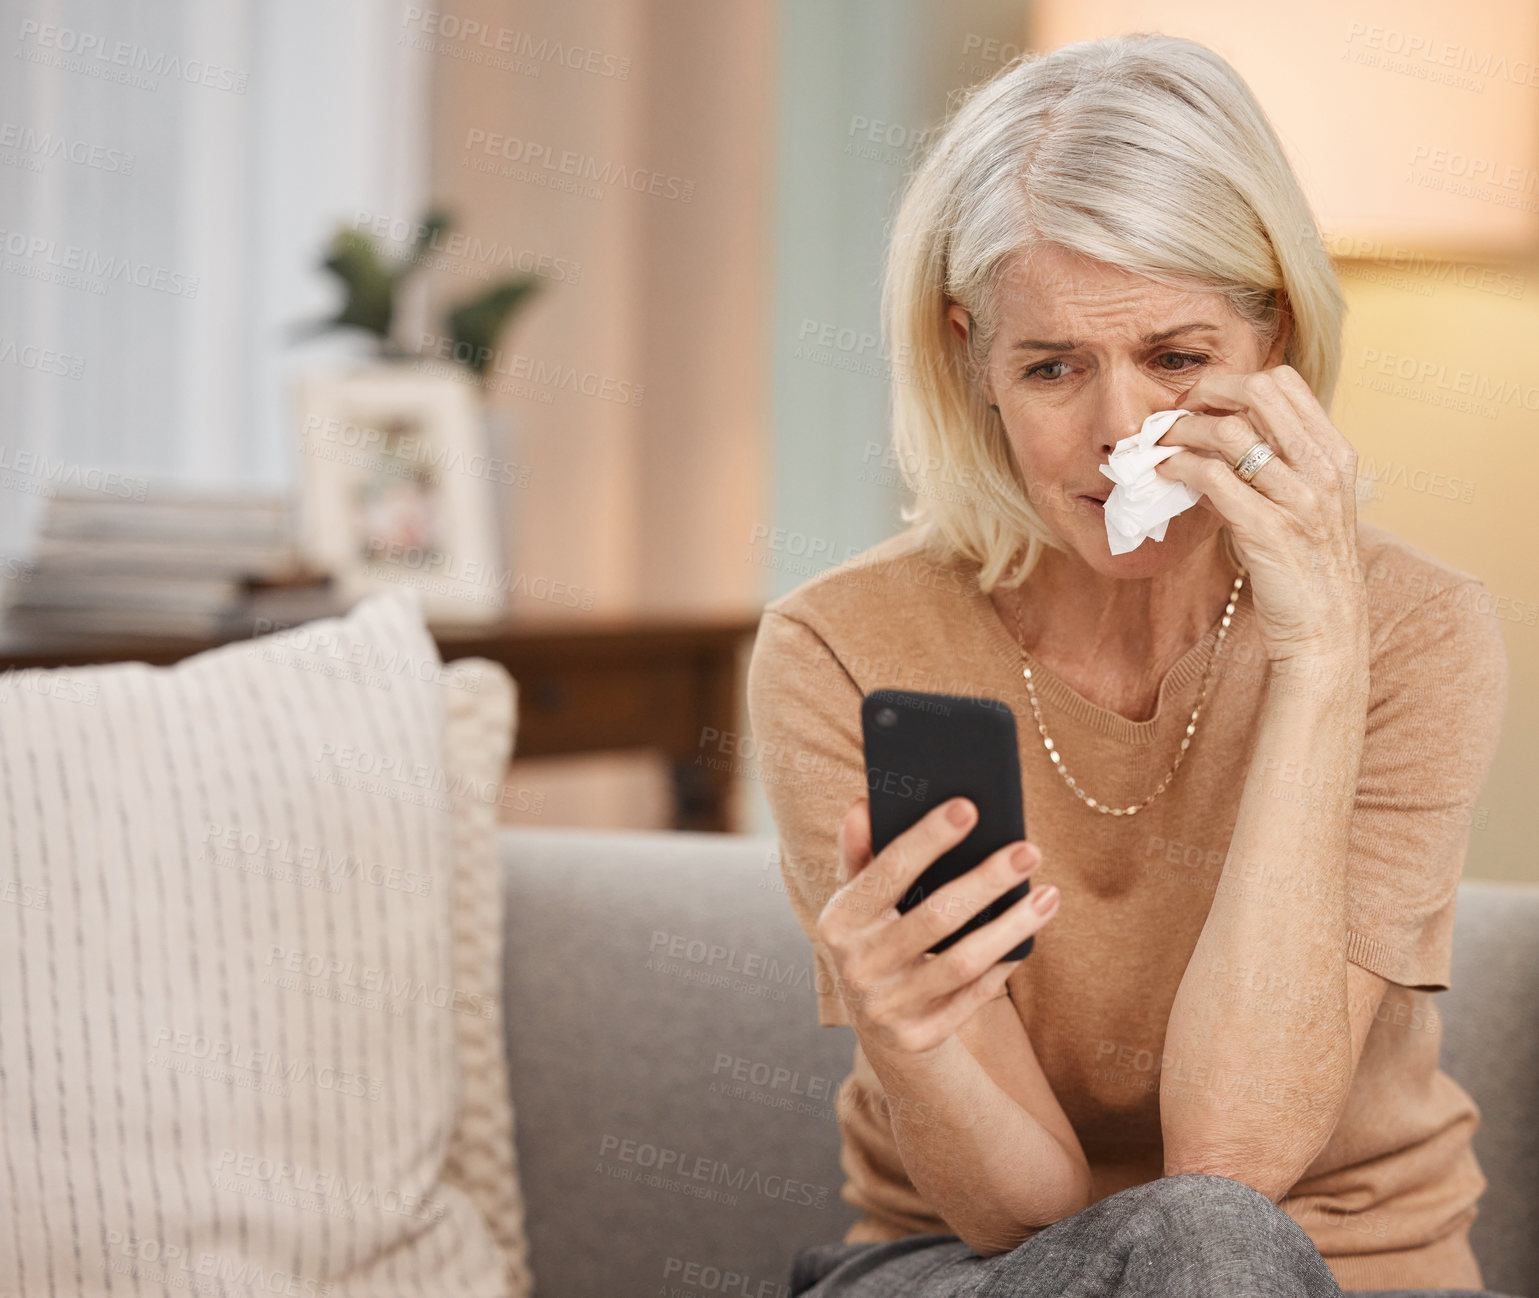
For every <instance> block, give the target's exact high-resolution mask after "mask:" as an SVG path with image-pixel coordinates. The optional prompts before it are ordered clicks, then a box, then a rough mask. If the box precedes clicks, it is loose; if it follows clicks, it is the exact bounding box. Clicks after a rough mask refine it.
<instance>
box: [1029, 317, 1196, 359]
mask: <svg viewBox="0 0 1539 1298" xmlns="http://www.w3.org/2000/svg"><path fill="white" fill-rule="evenodd" d="M1218 332H1219V327H1218V325H1216V324H1213V323H1212V322H1210V321H1207V320H1188V321H1187V322H1186V323H1185V324H1179V325H1176V327H1175V328H1173V329H1161V330H1160V331H1159V332H1158V333H1152V334H1145V335H1144V336H1143V339H1142V341H1143V342H1144V343H1145V344H1147V345H1148V346H1150V347H1153V346H1155V345H1156V344H1158V343H1162V342H1168V341H1169V340H1170V339H1172V338H1178V337H1180V336H1181V335H1182V334H1192V333H1218ZM1078 349H1079V343H1077V342H1075V341H1073V340H1072V339H1060V340H1057V341H1054V340H1051V339H1045V338H1022V339H1021V340H1020V342H1018V343H1015V344H1014V345H1013V346H1012V347H1011V349H1010V350H1011V351H1017V352H1072V351H1077V350H1078Z"/></svg>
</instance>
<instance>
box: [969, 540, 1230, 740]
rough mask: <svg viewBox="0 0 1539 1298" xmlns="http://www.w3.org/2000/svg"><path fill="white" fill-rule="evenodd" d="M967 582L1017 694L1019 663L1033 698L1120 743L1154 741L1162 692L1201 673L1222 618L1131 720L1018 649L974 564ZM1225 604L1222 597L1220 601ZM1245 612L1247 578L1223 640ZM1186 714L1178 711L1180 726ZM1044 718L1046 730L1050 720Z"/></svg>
mask: <svg viewBox="0 0 1539 1298" xmlns="http://www.w3.org/2000/svg"><path fill="white" fill-rule="evenodd" d="M967 585H968V604H969V607H970V608H971V610H972V613H973V616H974V617H975V618H977V619H978V621H979V625H980V626H981V628H982V630H983V633H984V636H985V637H986V639H987V640H988V642H989V644H990V645H991V646H992V648H993V650H994V653H995V655H996V657H997V658H998V659H999V661H1000V662H1001V663H1002V664H1003V665H1004V667H1005V668H1006V669H1007V670H1008V671H1009V673H1010V674H1011V676H1013V677H1014V688H1015V691H1016V694H1017V696H1018V697H1019V698H1024V697H1025V695H1026V685H1025V681H1024V680H1023V678H1022V676H1021V667H1022V666H1023V665H1029V666H1030V667H1031V679H1032V683H1033V684H1034V685H1035V686H1036V691H1037V698H1038V700H1039V701H1041V702H1044V703H1048V704H1051V705H1052V706H1053V708H1054V709H1055V710H1057V711H1058V712H1060V713H1066V714H1067V715H1068V716H1069V717H1070V718H1071V719H1072V720H1074V721H1077V722H1079V723H1080V724H1081V725H1084V726H1087V727H1089V728H1090V729H1091V730H1094V731H1096V732H1098V733H1100V734H1103V735H1106V736H1108V737H1109V738H1111V739H1113V740H1116V741H1117V742H1118V743H1123V744H1131V745H1138V744H1149V743H1152V742H1153V741H1154V739H1155V737H1156V736H1157V735H1158V734H1159V732H1160V729H1161V728H1162V726H1163V725H1164V723H1165V720H1166V716H1167V713H1168V711H1169V709H1168V708H1167V707H1166V702H1167V698H1168V696H1169V695H1171V694H1173V693H1174V692H1175V691H1176V690H1179V689H1180V688H1181V687H1182V686H1184V685H1186V684H1188V683H1189V682H1190V681H1193V680H1196V679H1197V678H1198V677H1200V676H1201V675H1202V673H1203V671H1204V669H1205V668H1206V667H1207V665H1208V659H1209V655H1210V654H1211V653H1212V650H1213V646H1214V645H1215V644H1216V643H1217V641H1218V633H1219V629H1220V627H1221V626H1222V625H1223V621H1224V615H1223V612H1222V609H1221V610H1220V612H1219V615H1218V616H1217V617H1216V618H1214V619H1213V625H1212V626H1210V627H1209V628H1208V629H1207V631H1206V632H1204V633H1203V636H1202V638H1201V639H1200V640H1198V641H1197V643H1196V644H1194V645H1193V646H1192V647H1191V648H1190V649H1188V650H1187V651H1186V652H1185V653H1184V654H1182V655H1181V656H1180V657H1179V658H1177V659H1176V661H1175V662H1174V663H1173V664H1172V665H1171V667H1170V669H1169V670H1168V671H1167V672H1166V673H1165V675H1164V677H1163V678H1162V679H1161V680H1160V685H1159V690H1158V691H1157V693H1156V695H1155V704H1154V715H1153V716H1151V717H1149V718H1147V719H1146V720H1143V721H1134V720H1132V719H1130V718H1128V717H1125V716H1123V715H1122V714H1121V713H1120V712H1113V711H1112V710H1111V709H1110V708H1103V707H1101V706H1100V704H1098V703H1092V702H1091V701H1090V700H1089V699H1087V698H1086V697H1085V696H1084V695H1083V694H1081V693H1080V692H1079V691H1078V690H1076V689H1074V688H1073V687H1072V686H1071V685H1069V684H1068V683H1067V682H1066V681H1064V680H1063V679H1062V678H1061V677H1059V676H1058V675H1057V674H1056V673H1055V672H1053V671H1052V670H1051V669H1050V668H1048V667H1044V666H1043V665H1042V664H1041V663H1039V662H1038V661H1037V660H1036V658H1035V657H1033V656H1032V655H1031V654H1029V653H1026V652H1025V650H1023V649H1022V648H1021V644H1020V641H1019V640H1017V639H1016V637H1015V636H1014V635H1013V634H1012V633H1011V631H1010V629H1009V628H1008V627H1006V626H1005V624H1004V620H1003V619H1002V618H1001V617H1000V616H999V610H998V609H997V608H995V607H994V602H993V600H991V599H990V598H989V597H988V596H987V595H986V594H984V592H983V591H982V589H980V587H979V585H978V570H977V567H976V566H971V567H970V569H969V577H968V583H967ZM1227 602H1228V601H1227V600H1226V601H1225V603H1226V604H1227ZM1251 612H1252V609H1251V600H1250V582H1248V581H1247V582H1246V583H1245V584H1244V586H1242V587H1241V588H1240V598H1239V599H1238V600H1237V601H1236V602H1235V606H1234V616H1233V617H1232V618H1230V620H1229V635H1228V636H1227V637H1226V641H1227V642H1228V643H1230V645H1231V646H1232V645H1233V642H1234V640H1235V639H1236V632H1237V631H1239V630H1240V629H1241V628H1242V627H1244V626H1246V625H1247V624H1248V623H1249V621H1250V617H1251ZM1028 706H1029V705H1028ZM1189 716H1190V713H1189V712H1187V713H1183V714H1182V717H1181V724H1182V725H1183V726H1185V724H1186V722H1187V720H1188V719H1189ZM1045 720H1046V724H1047V725H1048V727H1049V733H1051V728H1052V721H1051V719H1045Z"/></svg>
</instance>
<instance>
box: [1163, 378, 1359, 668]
mask: <svg viewBox="0 0 1539 1298" xmlns="http://www.w3.org/2000/svg"><path fill="white" fill-rule="evenodd" d="M1171 408H1172V409H1180V410H1191V411H1194V412H1195V413H1193V414H1191V415H1188V416H1187V417H1186V418H1184V419H1178V420H1176V422H1175V423H1174V424H1172V425H1171V428H1170V431H1169V432H1167V433H1166V434H1165V436H1164V437H1162V438H1161V439H1160V440H1161V441H1162V442H1171V443H1174V444H1176V445H1178V446H1185V447H1189V448H1193V449H1189V450H1185V451H1181V452H1179V453H1177V454H1175V455H1172V456H1171V457H1170V458H1169V459H1166V460H1163V461H1161V462H1160V463H1159V464H1158V465H1156V466H1155V472H1156V473H1159V474H1162V475H1164V476H1165V477H1169V478H1174V479H1178V480H1179V481H1181V482H1184V483H1185V484H1186V485H1187V486H1188V487H1190V488H1191V489H1192V490H1193V491H1195V492H1201V493H1202V495H1203V497H1204V499H1203V500H1202V502H1201V504H1202V505H1203V506H1204V507H1206V508H1208V509H1211V510H1212V511H1213V512H1214V513H1216V514H1218V515H1219V517H1221V518H1222V519H1223V520H1224V522H1225V523H1227V524H1228V525H1229V529H1230V531H1231V532H1232V533H1233V534H1234V539H1235V543H1236V548H1237V549H1238V550H1239V551H1240V554H1241V555H1242V556H1243V557H1244V560H1245V566H1246V568H1247V569H1248V574H1249V575H1248V577H1247V580H1248V581H1249V582H1250V583H1251V600H1252V604H1253V606H1254V608H1255V611H1256V618H1257V623H1258V625H1259V627H1260V630H1261V636H1262V639H1263V642H1264V643H1265V645H1266V647H1267V653H1268V656H1269V657H1270V658H1271V659H1272V661H1274V662H1281V661H1288V660H1302V659H1315V660H1318V659H1321V658H1331V659H1340V658H1341V657H1342V656H1343V655H1354V656H1361V655H1365V654H1366V645H1367V626H1368V613H1367V595H1366V590H1365V587H1364V584H1363V573H1362V566H1361V564H1360V563H1359V561H1358V554H1357V452H1356V451H1355V450H1354V449H1353V447H1352V444H1351V443H1350V442H1349V441H1347V439H1346V438H1345V437H1343V436H1342V434H1341V433H1340V432H1339V431H1338V430H1337V428H1336V426H1335V425H1334V424H1332V423H1331V421H1330V417H1329V416H1328V415H1327V414H1326V413H1325V411H1324V409H1323V408H1322V407H1321V405H1320V403H1319V402H1318V401H1317V400H1316V399H1315V394H1314V393H1313V392H1311V391H1310V388H1309V384H1307V383H1305V382H1304V380H1303V379H1302V378H1301V377H1300V376H1299V373H1298V371H1297V370H1295V369H1293V368H1292V367H1291V366H1288V365H1279V366H1277V367H1276V368H1275V369H1270V370H1260V371H1257V372H1256V373H1253V374H1204V375H1203V376H1202V377H1201V378H1200V379H1198V380H1197V382H1196V383H1194V384H1193V385H1192V386H1191V387H1190V388H1188V389H1187V391H1186V392H1185V394H1184V395H1183V396H1182V398H1181V400H1180V401H1178V402H1177V403H1176V404H1175V406H1173V407H1171ZM1260 441H1264V442H1266V443H1267V445H1268V446H1270V447H1271V448H1272V450H1273V451H1274V452H1276V454H1275V456H1274V457H1273V458H1272V459H1270V460H1268V461H1267V462H1266V463H1265V464H1263V465H1262V466H1261V468H1260V469H1259V470H1258V471H1257V473H1256V476H1255V477H1253V478H1252V479H1251V480H1250V481H1249V482H1245V481H1243V480H1242V479H1241V478H1240V476H1239V475H1238V474H1236V473H1235V471H1234V469H1233V468H1232V467H1231V466H1233V465H1234V464H1235V463H1237V462H1238V461H1239V459H1240V457H1241V456H1242V455H1244V454H1245V452H1246V451H1248V450H1249V449H1250V448H1251V447H1252V446H1254V445H1255V444H1256V443H1257V442H1260ZM1208 452H1211V454H1209V453H1208ZM1364 665H1365V666H1366V663H1364Z"/></svg>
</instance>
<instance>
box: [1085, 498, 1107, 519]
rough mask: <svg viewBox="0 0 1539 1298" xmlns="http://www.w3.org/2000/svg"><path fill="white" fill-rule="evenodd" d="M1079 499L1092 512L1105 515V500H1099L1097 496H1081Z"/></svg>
mask: <svg viewBox="0 0 1539 1298" xmlns="http://www.w3.org/2000/svg"><path fill="white" fill-rule="evenodd" d="M1080 500H1081V502H1083V503H1084V504H1085V505H1087V506H1088V507H1089V508H1090V510H1091V512H1092V513H1095V514H1100V515H1102V516H1103V517H1104V516H1105V514H1106V502H1105V501H1103V500H1101V499H1100V498H1099V497H1098V496H1081V497H1080Z"/></svg>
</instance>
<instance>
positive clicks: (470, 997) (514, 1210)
mask: <svg viewBox="0 0 1539 1298" xmlns="http://www.w3.org/2000/svg"><path fill="white" fill-rule="evenodd" d="M512 712H513V697H512V690H511V684H510V682H509V681H508V679H507V676H506V673H504V672H502V671H501V669H500V668H497V667H495V665H493V664H490V663H480V662H468V663H460V664H454V665H453V666H451V667H450V668H448V669H445V668H444V667H443V666H442V665H441V663H440V662H439V659H438V655H437V651H436V648H435V647H434V645H433V642H432V640H431V638H430V637H429V636H428V634H427V632H426V630H425V628H424V627H423V625H422V620H421V614H420V606H419V605H418V603H417V601H416V600H415V598H414V597H413V596H411V595H410V594H401V595H388V596H378V597H375V598H372V599H369V600H366V601H364V602H363V603H361V604H360V605H358V606H357V607H356V608H355V609H354V610H353V612H352V613H350V614H349V615H348V616H347V617H345V618H340V619H328V620H326V621H322V622H316V623H310V624H308V625H306V626H304V627H301V628H297V629H296V630H295V631H293V632H289V633H285V634H282V635H278V636H273V637H268V638H266V639H264V640H257V641H251V642H247V643H244V644H236V645H228V646H225V647H223V648H220V649H216V650H212V651H210V652H208V653H205V654H200V655H198V656H197V657H196V658H192V659H188V660H187V661H185V662H183V663H180V664H178V665H177V666H176V667H172V668H149V667H145V666H143V665H141V664H117V665H113V666H109V667H96V668H76V669H61V670H59V671H55V672H22V673H15V674H12V675H9V676H7V677H5V678H4V679H3V680H0V1066H3V1069H4V1072H3V1084H0V1147H3V1149H4V1153H3V1155H0V1221H4V1223H5V1224H4V1227H3V1228H0V1292H10V1291H14V1292H18V1293H33V1292H42V1293H48V1292H68V1293H72V1294H85V1295H96V1294H107V1293H114V1292H116V1293H129V1292H144V1291H160V1290H167V1289H185V1290H190V1291H192V1292H200V1291H201V1292H209V1293H214V1292H228V1291H231V1290H247V1291H251V1292H263V1293H267V1292H272V1293H285V1294H296V1295H314V1296H319V1295H359V1296H360V1298H361V1296H363V1295H387V1294H388V1295H399V1294H419V1293H420V1294H439V1293H445V1292H455V1293H462V1294H477V1295H481V1294H484V1295H504V1294H512V1295H514V1298H522V1296H523V1295H524V1294H526V1293H527V1292H528V1288H529V1280H528V1269H527V1264H526V1251H525V1248H524V1244H523V1234H522V1220H521V1216H522V1214H521V1211H520V1201H519V1199H518V1189H517V1183H516V1179H515V1177H514V1167H513V1161H512V1145H511V1126H512V1122H511V1115H510V1113H509V1111H508V1110H509V1104H508V1099H507V1090H506V1085H505V1077H504V1063H503V1059H502V1047H501V1041H502V1024H501V1014H500V1003H499V999H498V991H499V985H500V972H501V971H500V960H499V956H500V950H499V946H500V942H499V939H500V932H501V929H500V915H501V909H500V899H501V897H500V886H499V881H500V869H499V865H498V861H497V857H496V850H495V830H494V828H493V826H494V822H495V815H494V807H495V796H496V795H495V792H494V790H495V789H496V787H497V784H498V780H499V778H500V776H501V773H502V766H503V763H504V761H505V759H506V756H507V749H508V744H509V742H510V736H511V732H512Z"/></svg>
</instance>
